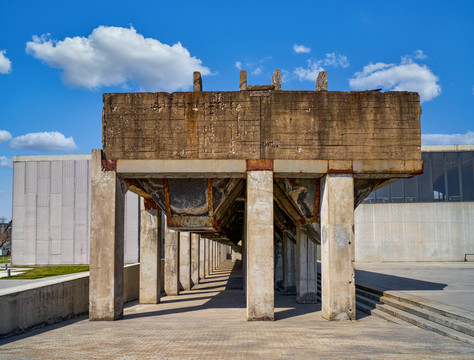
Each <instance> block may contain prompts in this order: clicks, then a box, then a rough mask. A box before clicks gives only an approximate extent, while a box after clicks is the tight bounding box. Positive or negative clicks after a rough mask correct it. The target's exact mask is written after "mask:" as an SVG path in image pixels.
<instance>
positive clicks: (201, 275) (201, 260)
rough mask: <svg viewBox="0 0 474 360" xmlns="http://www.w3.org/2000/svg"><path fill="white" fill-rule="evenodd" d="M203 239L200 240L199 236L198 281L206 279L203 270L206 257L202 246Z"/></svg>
mask: <svg viewBox="0 0 474 360" xmlns="http://www.w3.org/2000/svg"><path fill="white" fill-rule="evenodd" d="M204 242H205V241H204V238H202V237H201V236H199V259H198V261H199V274H198V275H199V276H198V278H199V280H200V279H204V278H205V277H206V270H205V268H206V267H205V263H206V261H205V259H206V256H205V250H206V249H205V245H204Z"/></svg>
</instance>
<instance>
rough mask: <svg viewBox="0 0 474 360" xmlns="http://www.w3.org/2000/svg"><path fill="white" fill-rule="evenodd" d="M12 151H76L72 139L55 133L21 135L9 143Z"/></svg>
mask: <svg viewBox="0 0 474 360" xmlns="http://www.w3.org/2000/svg"><path fill="white" fill-rule="evenodd" d="M10 147H11V148H12V149H19V150H38V151H71V150H74V149H77V146H76V144H75V143H74V139H73V138H72V136H71V137H68V138H66V137H65V136H64V135H63V134H61V133H59V132H57V131H51V132H38V133H30V134H26V135H21V136H18V137H16V138H14V139H13V140H12V141H10Z"/></svg>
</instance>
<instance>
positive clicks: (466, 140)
mask: <svg viewBox="0 0 474 360" xmlns="http://www.w3.org/2000/svg"><path fill="white" fill-rule="evenodd" d="M421 144H422V145H474V131H468V132H466V133H465V134H421Z"/></svg>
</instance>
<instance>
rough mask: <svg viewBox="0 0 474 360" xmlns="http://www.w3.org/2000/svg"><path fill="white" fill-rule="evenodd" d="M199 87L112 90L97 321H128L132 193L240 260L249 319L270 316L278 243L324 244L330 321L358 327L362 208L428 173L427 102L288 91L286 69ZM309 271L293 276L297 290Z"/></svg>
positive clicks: (98, 199)
mask: <svg viewBox="0 0 474 360" xmlns="http://www.w3.org/2000/svg"><path fill="white" fill-rule="evenodd" d="M201 84H202V83H201V80H200V76H199V75H198V74H195V79H194V91H193V92H180V93H172V94H168V93H121V94H104V98H103V100H104V110H103V151H95V153H94V154H93V165H92V166H93V170H92V171H93V180H92V187H93V192H92V196H93V198H92V202H93V206H92V212H93V214H92V224H91V306H90V307H91V319H114V318H117V317H120V316H121V305H120V299H118V300H117V297H119V296H120V295H119V293H120V289H119V287H120V279H119V278H117V277H120V274H119V273H120V271H119V270H118V269H119V265H120V256H121V254H120V252H123V248H122V249H120V242H121V241H122V242H123V240H121V239H120V235H119V234H118V233H119V232H120V229H119V228H118V227H119V226H121V225H120V224H119V223H120V216H121V214H120V211H122V210H121V207H120V204H121V201H122V200H121V196H122V194H123V193H124V192H125V191H127V190H129V191H133V192H135V193H137V194H138V195H140V196H142V197H143V199H144V200H143V206H144V210H147V211H149V212H153V211H154V216H157V214H159V213H161V212H164V214H165V215H166V226H167V229H166V234H171V233H173V232H174V231H177V232H192V233H194V234H200V235H201V236H202V237H205V238H207V239H211V240H214V241H217V242H219V243H222V244H226V245H231V246H233V248H234V250H236V251H238V252H241V253H242V254H243V256H244V257H243V264H244V273H245V276H246V282H245V284H246V293H247V310H248V318H249V319H250V320H258V319H273V268H274V258H273V257H274V239H275V238H278V239H280V240H281V239H289V240H290V241H294V242H296V246H297V248H298V249H297V254H296V256H297V257H298V256H300V257H302V256H303V253H304V255H305V256H307V255H308V254H309V252H311V251H312V250H309V249H310V248H311V246H312V245H311V244H310V243H318V244H319V243H321V245H322V261H323V266H322V269H323V284H322V298H323V300H322V301H323V304H322V307H323V314H325V316H326V317H327V318H328V319H344V318H354V317H355V290H354V281H353V277H354V268H353V257H354V254H353V253H354V249H353V246H354V244H353V235H354V234H353V211H354V208H355V207H357V205H358V204H359V203H360V202H361V201H362V200H363V199H364V198H365V197H366V196H367V195H368V194H370V192H372V191H373V190H375V189H377V188H379V187H381V186H384V185H385V184H388V183H389V182H391V181H394V180H396V179H398V178H400V177H409V176H413V175H415V174H419V173H420V172H422V161H421V152H420V114H421V108H420V103H419V96H418V94H416V93H410V92H384V93H381V92H379V91H352V92H337V91H326V90H325V89H324V88H322V89H320V91H281V86H280V81H279V72H278V71H276V72H275V74H274V79H273V83H272V84H271V85H261V86H250V85H247V84H246V74H245V72H243V73H241V79H240V91H231V92H204V91H202V85H201ZM168 236H171V235H168ZM107 238H110V240H106V239H107ZM165 241H166V240H165ZM308 241H309V243H308ZM305 244H306V245H305ZM122 247H123V246H122ZM107 254H108V255H107ZM107 257H109V258H110V261H109V260H108V258H107ZM314 260H315V259H314ZM117 261H118V263H116V262H117ZM165 261H167V259H165ZM141 262H142V261H141ZM308 266H313V265H308V264H300V268H299V270H298V269H297V272H298V276H299V275H301V276H299V278H300V280H301V281H302V282H301V284H300V286H299V287H298V284H297V289H298V288H301V286H303V287H304V286H305V285H304V279H303V278H304V276H303V275H302V274H303V272H304V271H303V270H302V269H301V267H308ZM302 271H303V272H302ZM94 273H96V276H97V287H95V286H94ZM105 273H107V275H105ZM104 278H106V279H107V280H106V281H109V282H110V286H109V288H108V289H107V290H104V291H102V290H100V289H99V283H103V281H104ZM325 279H326V280H325ZM302 284H303V285H302ZM300 290H301V289H300ZM101 291H102V293H101ZM301 298H304V296H303V295H301Z"/></svg>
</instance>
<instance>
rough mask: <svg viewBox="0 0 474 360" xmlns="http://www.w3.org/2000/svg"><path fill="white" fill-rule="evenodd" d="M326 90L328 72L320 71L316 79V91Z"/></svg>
mask: <svg viewBox="0 0 474 360" xmlns="http://www.w3.org/2000/svg"><path fill="white" fill-rule="evenodd" d="M327 90H328V72H327V71H320V72H319V74H318V78H317V79H316V91H327Z"/></svg>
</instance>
